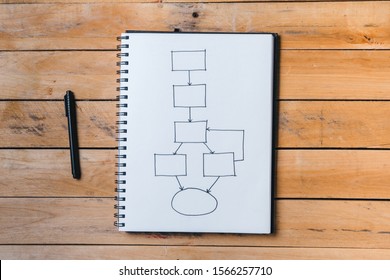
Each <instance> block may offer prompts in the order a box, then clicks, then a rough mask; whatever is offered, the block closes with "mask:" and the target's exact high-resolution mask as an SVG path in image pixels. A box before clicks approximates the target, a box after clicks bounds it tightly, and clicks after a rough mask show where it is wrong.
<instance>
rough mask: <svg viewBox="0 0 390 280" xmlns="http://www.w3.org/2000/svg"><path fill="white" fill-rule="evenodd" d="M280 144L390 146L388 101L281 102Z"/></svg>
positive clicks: (282, 145)
mask: <svg viewBox="0 0 390 280" xmlns="http://www.w3.org/2000/svg"><path fill="white" fill-rule="evenodd" d="M279 110H280V112H279V147H296V148H298V147H310V148H314V147H319V148H323V147H342V148H357V147H364V148H366V147H371V148H372V147H377V148H388V147H389V146H390V134H389V131H390V122H388V121H387V119H388V118H389V117H390V103H389V102H369V101H365V102H348V101H347V102H344V101H335V102H331V101H328V102H312V101H294V102H293V101H290V102H281V103H280V109H279Z"/></svg>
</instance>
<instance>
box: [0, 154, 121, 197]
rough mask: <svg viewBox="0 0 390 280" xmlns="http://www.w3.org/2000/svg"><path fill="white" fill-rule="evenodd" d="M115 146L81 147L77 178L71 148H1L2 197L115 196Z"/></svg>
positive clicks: (0, 186) (0, 190) (0, 192)
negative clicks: (71, 166)
mask: <svg viewBox="0 0 390 280" xmlns="http://www.w3.org/2000/svg"><path fill="white" fill-rule="evenodd" d="M115 154H116V151H114V150H80V164H81V171H82V177H81V179H80V180H74V179H73V178H72V173H71V169H70V156H69V150H0V177H1V180H0V196H2V197H7V196H10V197H16V196H22V197H31V196H38V197H68V196H77V197H82V196H87V197H93V196H98V197H101V196H105V197H112V198H113V197H114V195H115V193H114V188H115V179H116V176H115V171H116V168H115Z"/></svg>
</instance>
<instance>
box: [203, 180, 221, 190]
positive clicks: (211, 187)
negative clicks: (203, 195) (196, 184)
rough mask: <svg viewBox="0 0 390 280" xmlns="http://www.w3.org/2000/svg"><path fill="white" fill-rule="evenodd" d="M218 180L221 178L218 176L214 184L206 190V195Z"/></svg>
mask: <svg viewBox="0 0 390 280" xmlns="http://www.w3.org/2000/svg"><path fill="white" fill-rule="evenodd" d="M219 178H221V176H219V177H218V178H217V179H216V180H215V181H214V183H213V184H212V185H211V187H210V188H209V189H208V190H206V191H207V192H208V193H209V192H211V189H212V188H213V187H214V185H215V184H216V183H217V181H218V180H219Z"/></svg>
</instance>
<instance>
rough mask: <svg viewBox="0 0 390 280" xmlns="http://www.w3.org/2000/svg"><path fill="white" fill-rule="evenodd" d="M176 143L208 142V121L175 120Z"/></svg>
mask: <svg viewBox="0 0 390 280" xmlns="http://www.w3.org/2000/svg"><path fill="white" fill-rule="evenodd" d="M175 143H207V121H191V122H190V121H188V122H175Z"/></svg>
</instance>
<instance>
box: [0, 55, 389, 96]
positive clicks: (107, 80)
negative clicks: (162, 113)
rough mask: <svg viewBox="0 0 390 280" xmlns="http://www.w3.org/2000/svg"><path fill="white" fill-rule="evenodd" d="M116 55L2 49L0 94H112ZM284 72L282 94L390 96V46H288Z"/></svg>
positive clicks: (284, 56)
mask: <svg viewBox="0 0 390 280" xmlns="http://www.w3.org/2000/svg"><path fill="white" fill-rule="evenodd" d="M115 54H116V51H93V52H91V51H49V52H1V53H0V65H2V67H1V68H0V87H1V88H2V91H1V92H0V99H62V98H63V95H64V92H65V91H66V90H67V89H72V90H73V91H74V92H75V94H76V97H77V98H78V99H98V98H102V99H111V98H114V97H115V96H116V93H115V87H116V86H117V84H116V82H115V81H116V79H117V78H119V76H118V75H116V74H115V73H116V70H117V69H118V67H117V66H116V63H115V62H116V61H117V58H116V56H115ZM75 65H76V66H77V67H75ZM280 75H281V78H280V95H279V98H281V99H370V100H372V99H386V100H388V99H390V83H388V81H387V80H388V79H387V77H389V76H390V51H379V52H378V51H359V50H357V51H353V52H351V51H340V50H333V51H324V50H323V51H318V50H317V51H310V50H299V51H294V50H286V51H283V52H282V53H281V67H280ZM91 89H93V90H91Z"/></svg>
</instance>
